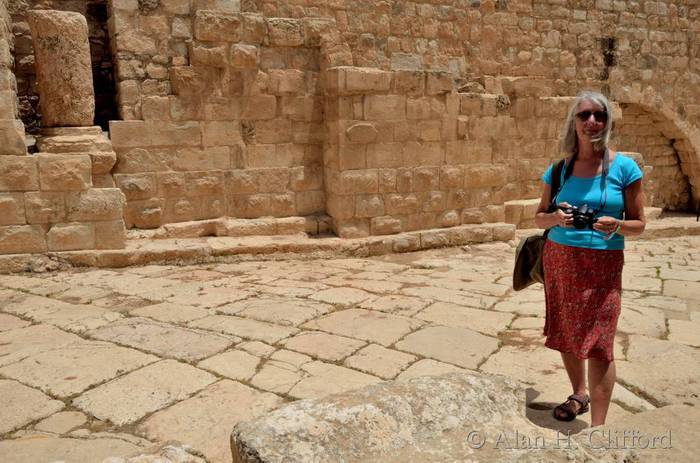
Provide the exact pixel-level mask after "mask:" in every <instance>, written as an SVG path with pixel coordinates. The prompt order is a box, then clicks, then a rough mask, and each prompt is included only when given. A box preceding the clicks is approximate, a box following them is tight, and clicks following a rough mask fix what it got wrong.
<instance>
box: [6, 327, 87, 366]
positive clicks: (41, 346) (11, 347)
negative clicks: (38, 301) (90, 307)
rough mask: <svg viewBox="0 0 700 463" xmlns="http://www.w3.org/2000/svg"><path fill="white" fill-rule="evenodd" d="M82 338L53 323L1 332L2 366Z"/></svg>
mask: <svg viewBox="0 0 700 463" xmlns="http://www.w3.org/2000/svg"><path fill="white" fill-rule="evenodd" d="M81 340H82V339H81V338H80V337H78V336H76V335H74V334H71V333H66V332H65V331H62V330H60V329H58V328H56V327H55V326H51V325H32V326H28V327H26V328H18V329H14V330H9V331H5V332H0V366H3V365H9V364H11V363H14V362H18V361H20V360H23V359H25V358H27V357H29V356H31V355H35V354H38V353H41V352H46V351H50V350H52V349H57V348H59V347H61V346H65V345H67V344H72V343H75V342H79V341H81Z"/></svg>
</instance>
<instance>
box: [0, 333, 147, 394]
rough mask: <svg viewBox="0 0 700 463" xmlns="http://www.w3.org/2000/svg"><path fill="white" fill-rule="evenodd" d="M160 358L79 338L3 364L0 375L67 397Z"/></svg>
mask: <svg viewBox="0 0 700 463" xmlns="http://www.w3.org/2000/svg"><path fill="white" fill-rule="evenodd" d="M158 360H159V359H158V357H156V356H153V355H146V354H142V353H141V352H139V351H136V350H133V349H127V348H124V347H119V346H115V345H114V344H111V343H105V342H95V341H92V342H91V341H80V342H76V343H73V344H68V345H65V346H61V347H57V348H54V349H52V350H50V351H46V352H41V353H39V354H36V355H32V356H30V357H27V358H25V359H24V360H22V361H19V362H16V363H13V364H10V365H7V366H4V367H2V368H0V375H3V376H6V377H8V378H13V379H16V380H18V381H20V382H22V383H24V384H27V385H30V386H33V387H36V388H38V389H41V390H42V391H44V392H46V393H48V394H51V395H52V396H55V397H61V398H64V397H70V396H72V395H75V394H77V393H79V392H82V391H84V390H86V389H87V388H89V387H91V386H93V385H95V384H98V383H101V382H103V381H106V380H109V379H112V378H114V377H116V376H118V375H120V374H123V373H126V372H129V371H131V370H135V369H136V368H139V367H141V366H144V365H147V364H149V363H153V362H156V361H158Z"/></svg>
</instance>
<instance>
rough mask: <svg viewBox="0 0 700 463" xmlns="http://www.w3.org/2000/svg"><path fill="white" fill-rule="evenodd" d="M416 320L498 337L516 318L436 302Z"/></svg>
mask: <svg viewBox="0 0 700 463" xmlns="http://www.w3.org/2000/svg"><path fill="white" fill-rule="evenodd" d="M415 317H416V318H419V319H421V320H425V321H428V322H433V323H434V324H437V325H443V326H461V327H463V328H470V329H472V330H474V331H478V332H479V333H482V334H486V335H489V336H496V335H498V333H499V332H500V331H503V330H505V329H506V328H507V327H508V325H509V324H510V323H511V321H513V318H515V316H514V315H512V314H509V313H503V312H494V311H488V310H480V309H473V308H470V307H462V306H459V305H456V304H450V303H448V302H436V303H435V304H432V305H430V306H429V307H426V308H425V309H423V310H421V311H420V312H418V313H417V314H416V315H415Z"/></svg>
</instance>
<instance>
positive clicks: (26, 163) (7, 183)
mask: <svg viewBox="0 0 700 463" xmlns="http://www.w3.org/2000/svg"><path fill="white" fill-rule="evenodd" d="M38 165H39V163H38V162H37V158H36V157H35V156H0V191H3V192H5V191H31V190H38V189H39V169H38Z"/></svg>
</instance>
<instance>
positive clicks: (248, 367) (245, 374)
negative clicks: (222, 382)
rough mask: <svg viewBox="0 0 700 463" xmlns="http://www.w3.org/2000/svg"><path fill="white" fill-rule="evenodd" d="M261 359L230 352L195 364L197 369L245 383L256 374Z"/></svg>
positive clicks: (235, 351) (244, 353)
mask: <svg viewBox="0 0 700 463" xmlns="http://www.w3.org/2000/svg"><path fill="white" fill-rule="evenodd" d="M260 362H261V359H260V358H259V357H256V356H255V355H251V354H249V353H248V352H245V351H242V350H230V351H226V352H223V353H221V354H218V355H214V356H213V357H209V358H208V359H206V360H203V361H201V362H199V363H198V364H197V366H198V367H199V368H203V369H205V370H210V371H213V372H216V373H218V374H220V375H222V376H226V377H227V378H231V379H235V380H237V381H247V380H249V379H250V378H252V377H253V375H254V374H255V373H256V371H257V368H258V365H259V364H260Z"/></svg>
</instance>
